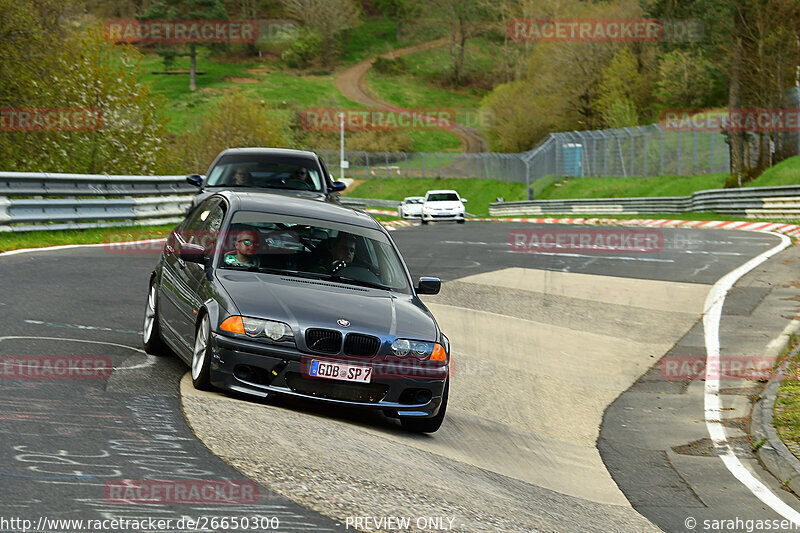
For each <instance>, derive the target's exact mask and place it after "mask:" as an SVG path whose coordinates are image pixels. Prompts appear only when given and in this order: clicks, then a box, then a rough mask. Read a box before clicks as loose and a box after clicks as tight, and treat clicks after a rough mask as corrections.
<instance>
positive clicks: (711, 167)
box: [708, 131, 715, 174]
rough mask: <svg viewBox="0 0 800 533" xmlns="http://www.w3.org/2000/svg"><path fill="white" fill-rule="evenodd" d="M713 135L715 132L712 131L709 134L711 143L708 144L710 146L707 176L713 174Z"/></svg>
mask: <svg viewBox="0 0 800 533" xmlns="http://www.w3.org/2000/svg"><path fill="white" fill-rule="evenodd" d="M714 134H715V132H713V131H712V132H711V133H709V135H711V143H710V144H711V148H710V151H711V154H710V161H709V164H708V173H709V174H713V173H714V155H715V154H714Z"/></svg>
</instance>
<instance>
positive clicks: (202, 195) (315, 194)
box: [192, 186, 338, 206]
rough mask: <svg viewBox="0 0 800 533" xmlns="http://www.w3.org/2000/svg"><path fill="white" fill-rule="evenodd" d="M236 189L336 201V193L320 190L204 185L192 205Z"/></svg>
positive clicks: (321, 200)
mask: <svg viewBox="0 0 800 533" xmlns="http://www.w3.org/2000/svg"><path fill="white" fill-rule="evenodd" d="M228 190H231V191H237V192H266V193H270V194H280V195H283V196H292V197H295V198H305V199H307V200H316V201H318V202H325V201H329V202H333V203H336V202H338V195H326V194H325V193H324V192H321V191H302V190H292V189H272V188H266V187H226V186H220V187H205V188H204V189H203V190H202V191H201V192H199V193H197V196H195V197H194V198H193V200H192V205H193V206H195V205H197V204H199V203H200V202H202V201H203V200H205V199H206V198H208V197H209V196H211V195H212V194H214V193H218V192H220V191H228Z"/></svg>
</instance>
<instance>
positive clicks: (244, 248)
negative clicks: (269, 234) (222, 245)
mask: <svg viewBox="0 0 800 533" xmlns="http://www.w3.org/2000/svg"><path fill="white" fill-rule="evenodd" d="M233 246H234V248H235V251H231V252H229V253H227V254H225V257H224V259H223V261H224V262H225V264H226V265H228V266H237V267H250V266H260V263H261V261H260V259H259V256H258V255H256V254H257V253H258V232H257V231H254V230H243V231H240V232H238V233H237V234H236V238H235V240H234V241H233Z"/></svg>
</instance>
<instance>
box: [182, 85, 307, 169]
mask: <svg viewBox="0 0 800 533" xmlns="http://www.w3.org/2000/svg"><path fill="white" fill-rule="evenodd" d="M190 130H191V131H190V132H189V133H186V134H184V135H180V136H178V137H177V138H176V139H175V142H174V143H173V146H172V151H173V157H174V160H175V161H176V162H177V164H178V168H176V169H175V170H174V171H176V172H187V173H188V172H199V173H203V172H205V170H206V169H207V168H208V166H209V165H210V164H211V162H212V161H213V160H214V158H215V157H216V156H217V155H218V154H219V153H220V152H221V151H222V150H225V149H227V148H243V147H248V146H269V147H276V148H286V147H288V148H291V147H293V146H294V143H293V142H292V139H291V136H290V134H289V132H288V124H287V118H286V116H285V114H284V113H283V112H280V111H276V110H275V109H273V108H270V107H267V106H265V105H263V104H262V103H260V102H257V101H256V100H253V99H251V98H249V97H248V96H246V95H244V94H242V93H241V92H233V93H229V94H227V95H225V96H224V97H223V98H222V99H221V100H220V101H219V103H218V104H217V106H216V107H214V108H213V109H211V110H210V111H209V112H208V113H206V114H205V115H203V116H202V117H200V119H199V120H198V121H197V122H196V124H194V127H192V128H190Z"/></svg>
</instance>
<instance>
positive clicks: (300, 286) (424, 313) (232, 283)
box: [217, 269, 437, 341]
mask: <svg viewBox="0 0 800 533" xmlns="http://www.w3.org/2000/svg"><path fill="white" fill-rule="evenodd" d="M217 279H218V280H219V281H220V283H221V284H222V286H223V287H224V288H225V290H226V291H227V293H228V294H229V295H230V297H231V298H232V299H233V301H234V303H235V304H236V307H237V308H238V309H239V312H240V313H241V314H242V315H243V316H252V317H259V318H267V319H273V320H279V321H281V322H286V323H287V324H289V325H290V326H292V328H293V329H294V330H295V331H298V330H299V331H302V330H304V329H306V328H309V327H319V328H328V329H337V330H341V331H342V332H343V333H346V332H348V331H352V332H358V333H368V334H373V335H376V336H379V337H381V338H386V337H387V336H396V337H410V338H413V339H419V340H429V341H434V340H437V338H436V334H437V328H436V323H435V321H434V319H433V316H432V315H431V314H430V312H429V311H428V310H427V308H426V307H425V306H424V305H423V304H422V302H420V301H419V299H418V298H415V297H413V296H412V295H410V294H404V293H397V292H390V291H383V290H379V289H370V288H366V287H359V286H355V285H344V284H339V283H332V282H327V281H324V280H314V279H307V278H296V277H289V276H279V275H274V274H262V273H257V272H240V271H230V270H225V269H220V270H218V271H217ZM339 319H345V320H347V321H349V322H350V326H349V327H347V328H343V327H341V326H339V325H338V324H337V321H338V320H339Z"/></svg>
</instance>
